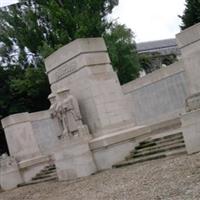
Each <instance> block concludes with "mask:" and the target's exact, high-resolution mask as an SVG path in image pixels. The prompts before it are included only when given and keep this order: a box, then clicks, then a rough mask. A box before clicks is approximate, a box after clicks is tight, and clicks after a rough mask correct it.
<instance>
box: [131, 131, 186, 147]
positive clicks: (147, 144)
mask: <svg viewBox="0 0 200 200" xmlns="http://www.w3.org/2000/svg"><path fill="white" fill-rule="evenodd" d="M182 139H183V136H181V135H180V134H178V135H175V136H174V137H168V136H167V137H166V138H165V137H163V138H156V139H153V140H146V141H143V142H140V143H139V145H138V146H137V147H136V148H135V149H136V150H139V149H143V148H148V147H153V146H156V145H158V144H163V143H167V142H172V141H175V140H182Z"/></svg>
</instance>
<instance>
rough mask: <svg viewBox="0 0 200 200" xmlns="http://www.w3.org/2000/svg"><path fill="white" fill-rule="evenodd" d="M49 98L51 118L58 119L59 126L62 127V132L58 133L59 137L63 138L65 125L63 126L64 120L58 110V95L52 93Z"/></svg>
mask: <svg viewBox="0 0 200 200" xmlns="http://www.w3.org/2000/svg"><path fill="white" fill-rule="evenodd" d="M48 99H49V101H50V103H51V106H50V108H49V111H50V114H51V118H53V119H56V120H58V124H59V127H60V129H61V132H60V133H59V134H58V135H57V136H58V138H61V137H62V135H63V131H64V127H63V120H62V115H61V113H60V112H59V111H58V110H57V107H58V106H59V103H57V101H56V95H55V94H50V95H49V96H48Z"/></svg>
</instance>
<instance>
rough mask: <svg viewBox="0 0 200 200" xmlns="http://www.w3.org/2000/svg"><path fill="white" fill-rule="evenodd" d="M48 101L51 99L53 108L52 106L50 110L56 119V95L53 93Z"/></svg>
mask: <svg viewBox="0 0 200 200" xmlns="http://www.w3.org/2000/svg"><path fill="white" fill-rule="evenodd" d="M48 99H49V101H50V103H51V106H50V108H49V111H50V114H51V117H52V118H55V117H56V95H54V94H52V93H51V94H50V95H49V96H48Z"/></svg>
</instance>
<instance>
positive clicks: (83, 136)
mask: <svg viewBox="0 0 200 200" xmlns="http://www.w3.org/2000/svg"><path fill="white" fill-rule="evenodd" d="M90 139H91V138H90V135H89V132H88V129H87V127H86V126H83V127H82V128H80V130H79V135H77V136H73V137H71V138H68V137H66V138H62V140H61V141H60V145H59V146H58V148H57V150H56V152H55V153H54V160H55V165H56V171H57V175H58V179H59V180H60V181H63V180H73V179H76V178H79V177H85V176H89V175H91V174H93V173H95V172H96V170H97V169H96V165H95V163H94V160H93V156H92V153H91V151H90V148H89V145H88V142H89V140H90Z"/></svg>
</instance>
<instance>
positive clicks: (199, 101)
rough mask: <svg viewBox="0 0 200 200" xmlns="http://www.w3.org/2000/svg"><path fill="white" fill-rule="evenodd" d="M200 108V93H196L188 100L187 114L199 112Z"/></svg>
mask: <svg viewBox="0 0 200 200" xmlns="http://www.w3.org/2000/svg"><path fill="white" fill-rule="evenodd" d="M199 108H200V93H196V94H194V95H192V96H190V97H188V98H187V99H186V112H191V111H194V110H198V109H199Z"/></svg>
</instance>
